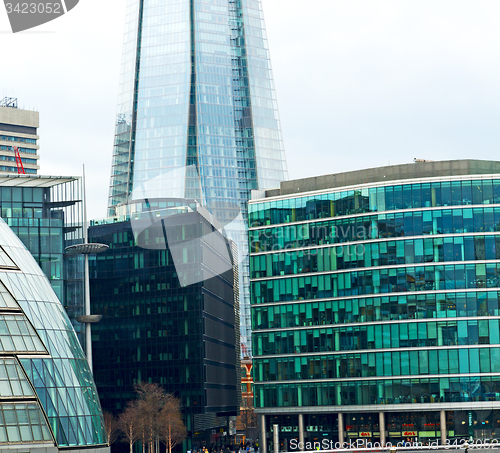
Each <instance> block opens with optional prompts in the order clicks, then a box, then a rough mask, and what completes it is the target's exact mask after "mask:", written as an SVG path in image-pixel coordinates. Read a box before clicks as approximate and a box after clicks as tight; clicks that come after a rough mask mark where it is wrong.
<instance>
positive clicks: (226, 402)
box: [89, 202, 241, 451]
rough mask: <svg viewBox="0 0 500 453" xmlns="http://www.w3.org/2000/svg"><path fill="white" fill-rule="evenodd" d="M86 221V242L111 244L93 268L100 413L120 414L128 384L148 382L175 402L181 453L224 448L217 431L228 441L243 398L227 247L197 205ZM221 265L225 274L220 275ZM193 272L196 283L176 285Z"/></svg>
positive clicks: (130, 391)
mask: <svg viewBox="0 0 500 453" xmlns="http://www.w3.org/2000/svg"><path fill="white" fill-rule="evenodd" d="M166 203H167V202H166ZM151 214H153V216H152V217H153V219H154V220H155V222H153V223H151ZM92 224H93V225H92V226H91V227H90V229H89V240H90V241H91V242H99V243H104V244H108V245H109V249H108V250H107V251H105V252H103V253H100V254H99V255H97V256H95V257H94V258H92V259H91V262H90V275H91V280H90V287H91V302H92V313H93V314H97V315H102V320H101V321H100V322H99V323H98V324H95V326H93V335H92V349H93V357H94V368H93V369H94V376H95V380H96V384H97V389H98V391H99V396H100V398H101V401H102V405H103V408H104V409H105V410H108V411H110V412H113V413H115V414H116V413H120V412H122V411H123V409H124V408H125V406H126V404H127V402H128V401H130V400H132V399H134V398H135V397H136V394H135V390H134V385H135V384H139V383H140V382H154V383H157V384H160V385H161V386H162V387H163V388H164V389H165V390H166V391H167V392H169V393H174V394H175V396H177V397H178V398H180V399H181V401H182V406H183V410H182V412H183V416H184V418H185V424H186V428H187V430H188V438H187V443H186V445H185V447H186V448H185V449H184V450H186V449H187V450H190V449H192V447H193V446H194V447H196V446H199V445H201V443H202V442H205V443H206V445H210V444H211V443H217V444H219V445H220V444H223V443H226V442H228V438H227V437H226V438H224V437H223V436H222V434H221V431H220V430H221V429H222V431H223V432H226V436H227V435H228V433H229V429H228V427H229V423H228V422H229V421H234V420H235V418H236V415H237V412H238V410H239V403H240V402H239V395H240V394H241V391H240V388H239V385H240V384H239V381H240V380H239V374H240V362H239V334H238V324H239V323H238V317H239V311H238V299H237V297H236V298H235V294H234V292H233V291H234V290H233V288H237V286H236V285H235V277H236V276H235V274H234V273H233V269H232V263H231V260H232V249H231V243H230V242H229V241H228V240H227V239H226V238H225V237H224V236H223V235H222V234H220V233H219V232H218V230H217V226H216V225H214V224H213V223H212V220H211V218H210V215H209V214H208V211H206V210H205V209H203V208H202V207H200V206H197V205H196V203H191V204H186V205H184V206H171V207H169V208H166V209H162V210H161V209H159V210H156V211H154V212H153V213H151V212H146V213H142V214H140V213H136V214H134V215H133V216H131V217H129V218H125V219H121V220H120V221H118V219H116V218H110V219H105V220H103V221H93V222H92ZM166 238H168V241H167V240H166ZM223 252H225V253H223ZM224 261H227V264H229V266H228V267H229V269H230V270H229V271H226V272H223V273H222V272H220V271H219V264H220V263H221V262H224ZM223 264H226V263H223ZM222 267H223V268H224V267H226V266H225V265H223V266H222ZM193 274H203V278H200V279H197V280H196V283H193V284H190V285H185V286H183V285H181V282H182V281H184V279H186V278H187V279H189V278H190V276H192V275H193ZM229 417H231V419H229ZM212 431H213V432H212ZM125 447H126V449H127V451H128V446H126V445H125Z"/></svg>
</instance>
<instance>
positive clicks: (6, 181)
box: [0, 174, 80, 187]
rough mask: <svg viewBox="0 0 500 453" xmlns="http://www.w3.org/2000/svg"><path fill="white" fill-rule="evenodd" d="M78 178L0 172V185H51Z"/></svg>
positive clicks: (78, 177)
mask: <svg viewBox="0 0 500 453" xmlns="http://www.w3.org/2000/svg"><path fill="white" fill-rule="evenodd" d="M77 179H80V176H41V175H9V174H0V187H2V186H3V187H53V186H57V185H59V184H64V183H67V182H71V181H76V180H77Z"/></svg>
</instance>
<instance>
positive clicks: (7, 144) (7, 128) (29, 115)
mask: <svg viewBox="0 0 500 453" xmlns="http://www.w3.org/2000/svg"><path fill="white" fill-rule="evenodd" d="M38 127H39V115H38V112H35V111H31V110H23V109H20V108H18V106H17V99H16V98H4V99H2V100H1V101H0V173H11V174H12V173H17V164H16V157H15V151H14V147H17V149H18V150H19V155H20V157H21V161H22V163H23V167H24V171H25V173H26V174H28V175H30V174H31V175H35V174H37V171H38V170H39V169H40V166H39V165H38V159H39V156H38V149H39V146H38V144H37V142H38V139H39V138H40V137H39V136H38V135H37V134H38Z"/></svg>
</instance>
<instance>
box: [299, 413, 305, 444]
mask: <svg viewBox="0 0 500 453" xmlns="http://www.w3.org/2000/svg"><path fill="white" fill-rule="evenodd" d="M299 445H300V447H301V448H300V450H301V451H304V414H299Z"/></svg>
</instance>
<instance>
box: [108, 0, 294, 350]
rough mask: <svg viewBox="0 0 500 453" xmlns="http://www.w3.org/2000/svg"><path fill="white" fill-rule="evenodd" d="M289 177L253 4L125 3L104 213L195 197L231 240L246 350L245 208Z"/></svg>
mask: <svg viewBox="0 0 500 453" xmlns="http://www.w3.org/2000/svg"><path fill="white" fill-rule="evenodd" d="M284 179H287V169H286V162H285V153H284V147H283V141H282V136H281V128H280V122H279V117H278V109H277V101H276V94H275V90H274V83H273V77H272V71H271V65H270V60H269V51H268V48H267V39H266V34H265V28H264V20H263V13H262V6H261V2H260V0H236V1H233V0H222V1H217V2H214V1H213V0H160V1H151V0H129V2H128V9H127V16H126V26H125V38H124V48H123V61H122V75H121V81H120V93H119V101H118V116H117V123H116V135H115V147H114V154H113V163H112V174H111V183H110V194H109V215H117V214H120V213H121V210H120V206H121V205H124V204H127V203H129V202H130V201H131V200H132V199H135V198H136V197H137V196H138V195H137V194H138V193H140V196H141V197H142V198H148V199H155V198H164V197H170V198H193V199H197V200H199V202H200V203H201V204H202V205H203V206H205V207H207V208H208V209H209V210H210V212H211V213H212V214H213V215H215V217H216V218H217V220H218V221H219V222H221V223H222V225H223V226H224V225H227V229H226V232H227V234H228V236H229V237H230V238H231V239H232V240H234V241H235V242H236V243H237V244H238V248H239V252H240V256H241V257H242V259H243V263H242V268H241V271H240V291H241V297H240V300H241V302H242V307H241V308H242V311H241V317H242V326H241V329H242V332H241V333H242V340H243V342H244V343H245V344H246V345H247V347H248V351H250V345H249V344H248V343H249V339H250V306H249V298H248V261H247V260H246V259H244V257H246V256H247V233H246V217H247V211H246V202H247V201H248V199H249V198H250V191H251V190H252V189H265V188H271V187H274V186H276V185H277V184H278V183H279V182H280V181H282V180H284Z"/></svg>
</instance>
